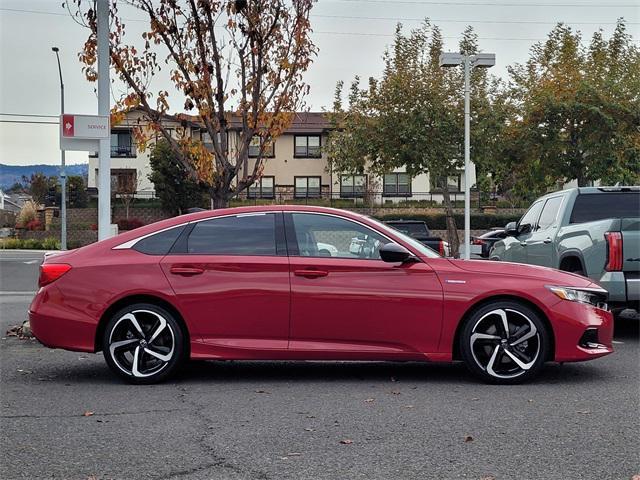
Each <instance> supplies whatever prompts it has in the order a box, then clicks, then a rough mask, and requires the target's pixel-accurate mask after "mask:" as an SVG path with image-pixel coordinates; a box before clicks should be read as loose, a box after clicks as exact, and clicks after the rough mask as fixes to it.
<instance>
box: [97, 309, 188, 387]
mask: <svg viewBox="0 0 640 480" xmlns="http://www.w3.org/2000/svg"><path fill="white" fill-rule="evenodd" d="M134 310H149V311H152V312H155V313H157V314H158V315H161V316H162V317H164V319H165V320H166V321H167V324H168V325H169V327H170V328H171V329H172V330H173V336H174V342H175V344H174V355H173V357H172V358H171V360H170V361H169V363H168V364H167V366H166V367H164V368H163V369H162V370H161V371H159V372H158V373H156V374H154V375H151V376H149V377H134V376H133V375H129V374H127V373H125V372H123V371H122V370H121V369H120V367H118V365H117V364H116V363H115V360H114V359H113V358H112V357H111V353H110V352H109V337H110V336H111V332H112V330H113V327H114V326H115V324H116V322H117V321H118V320H119V319H120V318H121V317H122V316H123V315H125V314H127V313H130V312H133V311H134ZM102 345H103V350H102V353H103V355H104V359H105V361H106V362H107V365H108V366H109V368H111V370H112V371H113V372H114V373H116V374H117V375H118V376H119V377H120V378H122V379H124V380H126V381H127V382H129V383H133V384H140V385H142V384H152V383H158V382H161V381H163V380H165V379H167V378H168V377H170V376H171V375H173V374H175V373H176V371H177V370H178V369H179V368H180V366H181V365H182V363H183V357H184V354H185V335H184V332H183V327H182V325H181V324H180V322H178V321H177V320H176V318H175V316H174V315H173V314H171V313H170V312H168V311H167V310H166V309H164V308H162V307H159V306H157V305H153V304H150V303H135V304H131V305H127V306H126V307H124V308H121V309H120V310H118V311H117V312H116V313H114V314H113V315H112V316H111V318H110V319H109V321H108V322H107V325H106V326H105V329H104V333H103V337H102Z"/></svg>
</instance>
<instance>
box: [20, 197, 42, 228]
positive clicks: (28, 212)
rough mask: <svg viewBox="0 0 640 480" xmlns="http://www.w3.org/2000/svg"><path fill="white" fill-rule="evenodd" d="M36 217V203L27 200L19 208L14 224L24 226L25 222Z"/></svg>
mask: <svg viewBox="0 0 640 480" xmlns="http://www.w3.org/2000/svg"><path fill="white" fill-rule="evenodd" d="M37 218H38V209H37V208H36V204H35V203H34V202H33V201H31V200H29V201H27V202H24V205H23V206H22V208H21V209H20V213H18V218H16V226H17V227H21V228H26V226H27V224H28V223H29V222H31V221H32V220H36V219H37Z"/></svg>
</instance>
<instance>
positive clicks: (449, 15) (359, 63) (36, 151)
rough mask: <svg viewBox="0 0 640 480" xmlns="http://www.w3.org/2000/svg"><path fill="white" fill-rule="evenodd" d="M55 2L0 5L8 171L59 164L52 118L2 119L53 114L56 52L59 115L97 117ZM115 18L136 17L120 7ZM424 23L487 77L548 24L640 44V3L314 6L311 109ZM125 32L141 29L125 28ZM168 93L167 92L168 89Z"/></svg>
mask: <svg viewBox="0 0 640 480" xmlns="http://www.w3.org/2000/svg"><path fill="white" fill-rule="evenodd" d="M61 4H62V0H0V113H1V114H3V115H2V116H0V120H3V122H0V163H5V164H10V165H21V164H32V163H49V164H55V163H59V158H60V151H59V149H58V127H57V125H55V124H50V123H6V122H5V121H6V120H11V121H14V122H15V121H29V122H55V121H57V119H56V118H54V117H40V118H38V117H15V116H7V115H6V114H21V115H24V114H28V115H52V116H53V115H58V114H59V111H60V90H59V82H58V72H57V65H56V60H55V55H54V54H53V53H52V52H51V46H53V45H57V46H58V47H59V48H60V54H61V62H62V69H63V76H64V81H65V103H66V111H67V112H69V113H86V114H95V113H97V100H96V96H95V94H94V90H93V89H94V85H93V84H89V83H88V82H86V81H85V79H84V78H83V76H82V73H81V71H80V68H81V65H80V63H79V62H78V59H77V53H78V51H79V50H80V49H81V47H82V44H83V43H84V41H85V40H86V37H87V32H86V30H84V29H83V28H82V27H80V26H78V25H77V24H76V23H75V22H74V21H73V20H72V19H71V18H70V17H69V16H68V15H67V13H66V10H63V9H62V8H61ZM121 13H122V16H123V17H125V18H129V19H131V20H136V19H141V18H142V17H141V16H140V14H139V13H138V12H135V11H133V10H130V7H127V6H123V7H122V9H121ZM425 17H429V18H431V19H432V21H433V22H434V23H435V24H437V25H439V26H440V27H441V29H442V32H443V35H444V36H445V37H446V38H445V43H446V45H445V46H446V48H447V49H450V50H455V49H456V46H457V42H458V40H457V39H458V38H459V36H460V33H461V32H462V31H463V30H464V28H465V26H466V25H468V24H471V25H473V26H474V28H475V29H476V32H477V33H478V35H479V37H480V47H481V49H482V50H483V51H485V52H493V53H495V54H496V56H497V65H496V67H494V68H493V69H492V73H494V74H496V75H500V76H505V75H506V66H507V65H509V64H512V63H514V62H523V61H525V60H526V59H527V57H528V51H529V48H530V47H531V45H532V44H533V43H535V42H536V41H540V40H544V39H545V37H546V35H547V33H548V32H549V30H550V29H551V28H552V27H553V25H554V24H555V23H557V22H561V21H562V22H566V23H569V24H570V25H571V26H572V27H573V28H575V29H578V30H580V31H581V32H582V33H583V37H584V38H586V39H588V38H590V37H591V35H592V33H593V32H594V31H596V30H598V29H599V28H602V30H603V31H604V32H605V35H607V36H608V35H609V34H610V33H611V31H612V30H613V28H614V26H615V21H616V19H617V18H618V17H624V18H625V19H626V20H627V22H628V27H629V32H630V33H631V34H632V35H633V37H634V40H635V41H636V42H637V41H638V40H640V0H608V1H607V0H602V1H599V2H597V1H594V0H556V1H555V2H554V1H551V0H540V1H538V0H457V1H456V0H451V1H447V0H441V1H430V0H405V1H399V0H320V1H319V2H318V3H317V4H316V5H315V7H314V9H313V14H312V26H313V29H314V34H313V37H314V41H315V43H316V45H317V46H318V47H319V49H320V52H319V55H318V58H317V59H316V60H315V62H314V63H313V65H312V66H311V68H310V71H309V72H308V74H307V77H306V78H307V82H308V83H309V84H310V85H311V93H310V95H309V97H308V99H307V103H308V104H309V105H310V107H311V108H312V109H313V110H321V109H322V108H323V107H326V108H330V107H331V102H332V98H333V92H334V88H335V84H336V82H337V81H338V80H344V81H345V82H347V83H348V82H349V81H350V80H351V79H352V78H353V77H354V76H355V75H359V76H360V77H361V78H364V79H366V78H368V77H369V76H372V75H373V76H378V75H379V74H380V72H381V69H382V60H381V57H382V53H383V51H384V49H385V46H387V45H388V44H389V43H390V42H391V41H392V39H393V32H394V29H395V25H396V23H397V22H402V23H403V24H404V26H405V29H407V30H408V29H410V28H411V27H412V26H416V25H418V23H419V22H420V20H421V19H423V18H425ZM128 27H130V29H131V33H132V34H133V33H135V30H140V31H142V30H141V29H142V28H144V23H142V22H135V21H131V22H129V23H128ZM167 89H168V90H169V91H170V92H171V90H170V88H169V86H168V88H167ZM67 159H68V160H67V161H68V162H69V163H84V162H86V161H87V154H86V153H82V152H68V153H67Z"/></svg>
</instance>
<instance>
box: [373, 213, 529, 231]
mask: <svg viewBox="0 0 640 480" xmlns="http://www.w3.org/2000/svg"><path fill="white" fill-rule="evenodd" d="M521 216H522V215H492V214H487V213H481V214H478V213H476V214H471V228H472V229H473V230H489V229H491V228H493V227H504V226H505V225H506V224H507V223H509V222H516V221H518V220H519V219H520V217H521ZM453 217H454V218H455V220H456V225H457V227H458V228H459V229H462V228H464V214H462V213H455V214H454V215H453ZM376 218H377V219H378V220H381V221H383V222H387V221H391V220H420V221H423V222H426V224H427V227H429V228H430V229H431V230H446V229H447V223H446V222H447V220H446V219H447V217H446V215H443V214H439V213H438V214H431V215H422V214H414V215H412V214H407V215H396V214H387V215H378V216H377V217H376Z"/></svg>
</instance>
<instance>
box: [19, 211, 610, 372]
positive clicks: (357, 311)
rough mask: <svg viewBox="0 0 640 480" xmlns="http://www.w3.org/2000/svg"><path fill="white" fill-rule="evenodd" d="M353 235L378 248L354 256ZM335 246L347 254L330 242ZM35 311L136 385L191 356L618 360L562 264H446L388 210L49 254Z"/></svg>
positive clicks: (69, 344) (155, 227)
mask: <svg viewBox="0 0 640 480" xmlns="http://www.w3.org/2000/svg"><path fill="white" fill-rule="evenodd" d="M353 238H364V239H365V240H366V241H367V244H368V245H369V247H372V248H360V249H358V250H357V252H355V253H354V252H352V251H351V243H352V239H353ZM327 243H330V244H331V245H332V246H333V247H335V249H336V250H337V255H335V256H327V255H326V253H325V252H321V250H323V249H324V248H323V247H322V244H327ZM39 287H40V288H39V290H38V292H37V294H36V296H35V298H34V299H33V302H32V303H31V305H30V307H29V318H30V321H31V328H32V331H33V333H34V335H35V336H36V337H37V338H38V339H39V340H40V341H41V342H42V343H43V344H44V345H47V346H49V347H53V348H64V349H67V350H75V351H82V352H97V351H102V352H103V353H104V358H105V360H106V362H107V364H108V365H109V367H110V368H111V369H112V370H113V371H114V372H115V373H116V374H118V375H120V376H121V377H122V378H124V379H126V380H127V381H129V382H132V383H153V382H157V381H160V380H163V379H165V378H167V377H168V376H169V375H171V374H173V373H175V372H176V370H177V369H178V368H179V366H180V364H182V363H183V362H184V361H185V360H186V359H188V358H192V359H233V360H242V359H247V360H249V359H252V360H255V359H269V360H304V359H308V360H377V361H379V360H401V361H406V360H412V361H439V362H441V361H452V360H462V361H464V363H465V364H466V365H467V367H468V368H469V369H470V370H471V372H473V373H474V374H476V375H477V376H479V377H480V378H482V379H484V380H486V381H489V382H494V383H515V382H521V381H525V380H528V379H531V378H532V377H534V376H535V375H536V374H538V373H539V371H540V369H541V367H542V365H543V363H544V362H546V361H558V362H570V361H581V360H590V359H593V358H596V357H601V356H603V355H607V354H609V353H611V352H612V351H613V349H612V329H613V327H612V316H611V313H610V312H609V311H608V310H607V308H606V304H605V303H604V302H605V301H606V291H605V290H603V289H602V288H600V287H598V286H597V285H595V284H594V283H592V282H591V281H590V280H589V279H587V278H582V277H578V276H575V275H571V274H568V273H563V272H559V271H556V270H551V269H547V268H539V267H536V268H534V267H530V266H527V265H515V264H506V263H501V262H473V261H472V262H469V261H464V260H454V259H448V258H442V257H440V256H439V255H438V254H437V253H435V252H434V251H433V250H432V249H430V248H428V247H426V246H425V245H423V244H422V243H420V242H418V241H417V240H415V239H413V238H411V237H409V236H407V235H405V234H403V233H401V232H399V231H398V230H395V229H393V228H391V227H389V226H387V225H385V224H383V223H380V222H378V221H376V220H374V219H371V218H367V217H364V216H362V215H358V214H356V213H353V212H346V211H341V210H335V209H330V208H321V207H309V206H282V205H280V206H275V205H274V206H262V207H244V208H232V209H223V210H215V211H207V212H199V213H193V214H189V215H182V216H179V217H175V218H172V219H168V220H163V221H161V222H158V223H155V224H152V225H146V226H144V227H140V228H139V229H136V230H133V231H130V232H126V233H123V234H121V235H118V236H116V237H113V238H109V239H107V240H103V241H101V242H98V243H94V244H91V245H88V246H86V247H83V248H80V249H77V250H72V251H68V252H63V253H60V254H58V255H55V256H50V257H47V258H46V259H45V260H44V263H43V264H42V265H41V269H40V278H39Z"/></svg>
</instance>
